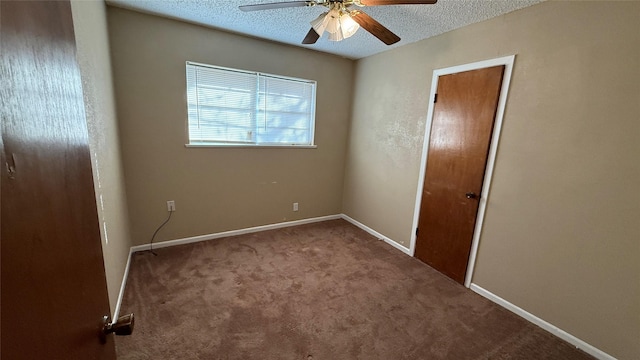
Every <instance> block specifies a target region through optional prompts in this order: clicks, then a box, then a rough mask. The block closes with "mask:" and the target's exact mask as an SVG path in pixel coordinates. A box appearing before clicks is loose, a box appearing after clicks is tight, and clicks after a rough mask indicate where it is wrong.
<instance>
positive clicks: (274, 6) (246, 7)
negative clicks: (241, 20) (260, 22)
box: [238, 1, 314, 11]
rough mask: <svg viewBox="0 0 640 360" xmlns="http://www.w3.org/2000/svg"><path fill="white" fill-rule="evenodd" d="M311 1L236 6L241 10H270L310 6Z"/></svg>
mask: <svg viewBox="0 0 640 360" xmlns="http://www.w3.org/2000/svg"><path fill="white" fill-rule="evenodd" d="M313 3H314V2H313V1H285V2H277V3H268V4H254V5H241V6H238V7H239V8H240V10H242V11H258V10H271V9H282V8H290V7H303V6H311V5H310V4H313Z"/></svg>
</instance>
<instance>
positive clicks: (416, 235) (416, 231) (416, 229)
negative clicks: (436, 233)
mask: <svg viewBox="0 0 640 360" xmlns="http://www.w3.org/2000/svg"><path fill="white" fill-rule="evenodd" d="M416 237H418V228H416Z"/></svg>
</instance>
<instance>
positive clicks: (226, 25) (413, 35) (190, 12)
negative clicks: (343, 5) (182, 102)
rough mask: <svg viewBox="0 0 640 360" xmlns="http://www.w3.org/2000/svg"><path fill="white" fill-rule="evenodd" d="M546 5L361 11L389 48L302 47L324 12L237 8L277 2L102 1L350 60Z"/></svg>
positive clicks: (360, 41)
mask: <svg viewBox="0 0 640 360" xmlns="http://www.w3.org/2000/svg"><path fill="white" fill-rule="evenodd" d="M542 1H544V0H439V1H438V2H437V3H436V4H434V5H386V6H370V7H365V8H362V10H363V11H364V12H366V13H367V14H369V15H370V16H371V17H373V18H374V19H376V20H377V21H379V22H380V23H381V24H382V25H384V26H385V27H387V28H388V29H389V30H391V31H393V32H394V33H395V34H397V35H398V36H400V38H401V39H402V40H401V41H400V42H398V43H396V44H394V45H391V46H387V45H385V44H384V43H382V42H381V41H380V40H378V39H377V38H375V37H374V36H373V35H371V34H369V33H368V32H367V31H365V30H364V29H360V30H358V32H357V33H356V34H355V35H354V36H352V37H350V38H348V39H346V40H343V41H340V42H334V41H329V40H328V39H327V34H326V33H325V34H324V35H323V37H322V38H320V39H319V40H318V42H317V43H315V44H313V45H302V44H301V41H302V39H303V38H304V36H305V35H306V34H307V32H308V31H309V29H310V27H311V26H310V24H309V22H310V21H311V20H313V19H315V18H316V17H317V16H318V15H320V14H321V13H322V12H324V11H325V10H326V9H325V8H324V7H322V6H314V7H298V8H284V9H273V10H262V11H254V12H243V11H240V10H239V9H238V6H240V5H250V4H261V3H273V2H281V1H280V0H106V2H107V4H109V5H112V6H118V7H123V8H128V9H132V10H137V11H141V12H146V13H151V14H156V15H161V16H166V17H170V18H175V19H180V20H184V21H188V22H193V23H197V24H201V25H205V26H210V27H213V28H216V29H222V30H226V31H231V32H235V33H240V34H245V35H249V36H253V37H258V38H263V39H268V40H272V41H277V42H281V43H285V44H291V45H296V46H301V47H306V48H310V49H314V50H317V51H323V52H327V53H331V54H335V55H340V56H344V57H347V58H351V59H359V58H363V57H367V56H370V55H373V54H376V53H379V52H383V51H386V50H389V49H392V48H394V47H398V46H402V45H406V44H410V43H412V42H416V41H419V40H422V39H426V38H429V37H432V36H436V35H439V34H442V33H444V32H447V31H451V30H453V29H457V28H460V27H463V26H465V25H468V24H472V23H476V22H479V21H483V20H487V19H490V18H492V17H496V16H499V15H502V14H506V13H508V12H511V11H515V10H518V9H521V8H524V7H527V6H531V5H534V4H537V3H540V2H542Z"/></svg>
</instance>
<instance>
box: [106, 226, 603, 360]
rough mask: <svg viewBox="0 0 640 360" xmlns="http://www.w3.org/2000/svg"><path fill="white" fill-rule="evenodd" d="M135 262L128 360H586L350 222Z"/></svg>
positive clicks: (124, 346) (124, 345)
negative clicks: (132, 325)
mask: <svg viewBox="0 0 640 360" xmlns="http://www.w3.org/2000/svg"><path fill="white" fill-rule="evenodd" d="M156 253H157V255H158V256H154V255H153V254H151V253H149V252H141V253H137V254H135V255H134V257H133V259H132V263H131V269H130V273H129V278H128V281H127V288H126V291H125V295H124V301H123V304H122V313H123V314H124V313H129V312H133V313H135V316H136V324H135V331H134V333H133V335H131V336H129V337H118V338H117V341H116V344H117V351H118V359H119V360H129V359H135V360H139V359H154V360H162V359H292V360H293V359H295V360H328V359H368V360H373V359H385V360H392V359H591V357H590V356H588V355H587V354H585V353H583V352H581V351H580V350H576V349H575V348H574V347H572V346H571V345H569V344H567V343H565V342H563V341H562V340H560V339H558V338H556V337H554V336H553V335H551V334H549V333H548V332H546V331H544V330H542V329H540V328H538V327H536V326H535V325H533V324H531V323H529V322H527V321H526V320H524V319H522V318H520V317H518V316H516V315H514V314H512V313H510V312H509V311H507V310H505V309H503V308H502V307H500V306H498V305H496V304H493V303H492V302H490V301H488V300H486V299H484V298H482V297H481V296H479V295H477V294H475V293H473V292H472V291H470V290H468V289H466V288H464V287H463V286H461V285H459V284H457V283H455V282H453V281H452V280H450V279H449V278H447V277H445V276H443V275H441V274H440V273H438V272H437V271H435V270H433V269H432V268H430V267H429V266H427V265H425V264H423V263H422V262H420V261H418V260H417V259H415V258H411V257H409V256H407V255H405V254H403V253H401V252H400V251H398V250H396V249H394V248H392V247H391V246H389V245H388V244H385V243H384V242H382V241H379V240H378V239H376V238H374V237H372V236H371V235H369V234H367V233H366V232H364V231H362V230H360V229H358V228H357V227H355V226H353V225H351V224H349V223H347V222H345V221H343V220H335V221H327V222H322V223H316V224H309V225H302V226H296V227H290V228H284V229H278V230H271V231H265V232H260V233H253V234H247V235H241V236H235V237H228V238H222V239H216V240H211V241H206V242H200V243H194V244H189V245H183V246H178V247H171V248H163V249H157V250H156Z"/></svg>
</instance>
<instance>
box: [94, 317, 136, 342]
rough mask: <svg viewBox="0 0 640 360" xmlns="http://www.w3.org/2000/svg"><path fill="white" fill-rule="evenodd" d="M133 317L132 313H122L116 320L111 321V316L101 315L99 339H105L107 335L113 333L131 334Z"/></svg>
mask: <svg viewBox="0 0 640 360" xmlns="http://www.w3.org/2000/svg"><path fill="white" fill-rule="evenodd" d="M133 324H134V317H133V314H128V315H123V316H120V317H119V318H118V320H116V321H114V322H111V316H109V315H105V316H103V317H102V332H101V334H100V340H102V342H103V343H104V342H106V341H107V335H109V334H111V333H114V334H116V335H131V333H133Z"/></svg>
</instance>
